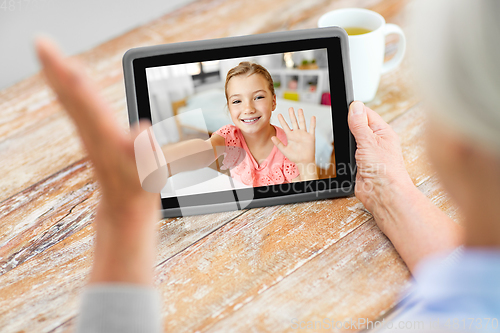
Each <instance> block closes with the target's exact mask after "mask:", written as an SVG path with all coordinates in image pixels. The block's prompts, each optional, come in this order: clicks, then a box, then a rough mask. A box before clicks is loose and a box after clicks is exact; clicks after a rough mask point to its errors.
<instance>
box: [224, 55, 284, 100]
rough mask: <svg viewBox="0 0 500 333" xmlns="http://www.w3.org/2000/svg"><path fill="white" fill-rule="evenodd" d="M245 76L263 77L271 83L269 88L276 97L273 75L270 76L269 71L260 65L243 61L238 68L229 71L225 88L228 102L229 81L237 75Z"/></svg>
mask: <svg viewBox="0 0 500 333" xmlns="http://www.w3.org/2000/svg"><path fill="white" fill-rule="evenodd" d="M243 74H247V76H250V75H253V74H260V75H262V76H263V77H264V78H265V79H266V80H267V82H268V83H269V86H268V87H269V91H271V93H272V94H273V96H274V95H275V92H274V83H273V78H272V77H271V74H269V72H268V71H267V69H265V68H264V67H263V66H261V65H259V64H256V63H253V62H249V61H242V62H240V63H239V64H238V66H236V67H233V68H231V69H230V70H229V72H227V76H226V85H225V87H224V92H225V94H226V101H227V100H228V96H227V85H228V83H229V80H231V79H232V78H233V77H235V76H237V75H243Z"/></svg>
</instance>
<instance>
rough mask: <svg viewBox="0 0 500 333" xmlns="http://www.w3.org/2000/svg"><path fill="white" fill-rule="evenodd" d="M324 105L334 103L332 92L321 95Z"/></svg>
mask: <svg viewBox="0 0 500 333" xmlns="http://www.w3.org/2000/svg"><path fill="white" fill-rule="evenodd" d="M321 104H322V105H332V99H331V98H330V93H328V92H326V93H323V95H321Z"/></svg>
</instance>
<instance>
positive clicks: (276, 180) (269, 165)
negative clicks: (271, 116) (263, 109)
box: [215, 125, 299, 187]
mask: <svg viewBox="0 0 500 333" xmlns="http://www.w3.org/2000/svg"><path fill="white" fill-rule="evenodd" d="M273 126H274V125H273ZM274 128H275V129H276V136H277V137H278V139H280V140H281V142H283V144H285V145H286V144H287V143H288V141H287V139H286V134H285V131H283V129H281V128H279V127H277V126H274ZM215 134H218V135H220V136H222V137H223V138H224V139H225V144H226V152H225V153H224V160H223V162H222V164H223V165H222V167H221V169H222V170H226V169H230V172H231V177H233V178H234V179H236V180H238V181H239V182H241V183H243V184H245V185H251V186H254V187H256V186H266V185H275V184H283V183H289V182H291V181H292V179H294V178H296V177H297V176H298V175H299V170H298V169H297V166H296V165H295V163H293V162H291V161H290V160H289V159H288V158H286V157H285V155H283V154H282V153H281V152H280V151H279V149H278V148H277V147H276V146H274V147H273V150H272V151H271V153H270V154H269V156H268V157H267V158H266V159H265V160H264V161H263V162H262V163H261V164H260V165H259V164H258V163H257V161H256V160H255V158H254V157H253V156H252V154H251V153H250V150H249V149H248V146H247V144H246V142H245V138H244V137H243V134H242V133H241V131H240V130H239V128H238V127H236V126H234V125H226V126H224V127H222V128H221V129H219V130H218V131H216V132H215ZM231 147H237V148H243V149H244V150H245V152H246V154H245V156H244V157H243V160H241V157H240V156H239V155H240V154H241V152H242V151H241V149H231ZM239 160H241V162H240V163H237V162H238V161H239Z"/></svg>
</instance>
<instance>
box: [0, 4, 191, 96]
mask: <svg viewBox="0 0 500 333" xmlns="http://www.w3.org/2000/svg"><path fill="white" fill-rule="evenodd" d="M193 1H194V0H168V1H164V0H142V1H140V2H139V1H137V0H121V1H118V0H106V1H99V0H86V1H81V0H0V55H1V58H0V59H1V61H0V73H2V74H1V75H0V90H1V89H4V88H7V87H9V86H11V85H13V84H15V83H17V82H19V81H21V80H23V79H25V78H27V77H29V76H31V75H33V74H35V73H36V72H38V71H39V70H40V67H39V65H38V61H37V59H36V58H35V53H34V52H33V38H34V36H35V34H36V33H37V32H40V31H43V32H45V33H47V34H49V35H50V36H52V37H54V39H55V40H57V42H58V43H59V44H60V45H61V46H62V47H63V50H64V52H66V54H68V55H73V54H77V53H80V52H83V51H86V50H88V49H91V48H93V47H95V46H97V45H99V44H101V43H103V42H105V41H107V40H109V39H112V38H114V37H117V36H119V35H121V34H123V33H124V32H126V31H128V30H131V29H133V28H135V27H137V26H140V25H142V24H144V23H146V22H149V21H151V20H153V19H155V18H157V17H161V16H162V15H164V14H166V13H168V12H171V11H173V10H175V9H177V8H179V7H182V6H184V5H186V4H188V3H190V2H193Z"/></svg>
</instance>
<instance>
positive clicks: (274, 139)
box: [271, 136, 286, 155]
mask: <svg viewBox="0 0 500 333" xmlns="http://www.w3.org/2000/svg"><path fill="white" fill-rule="evenodd" d="M271 141H272V142H273V143H274V145H275V146H276V147H278V149H279V151H280V152H282V153H283V149H285V147H286V146H285V145H284V144H283V142H281V140H280V139H278V137H276V136H273V137H271ZM283 155H284V153H283Z"/></svg>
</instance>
